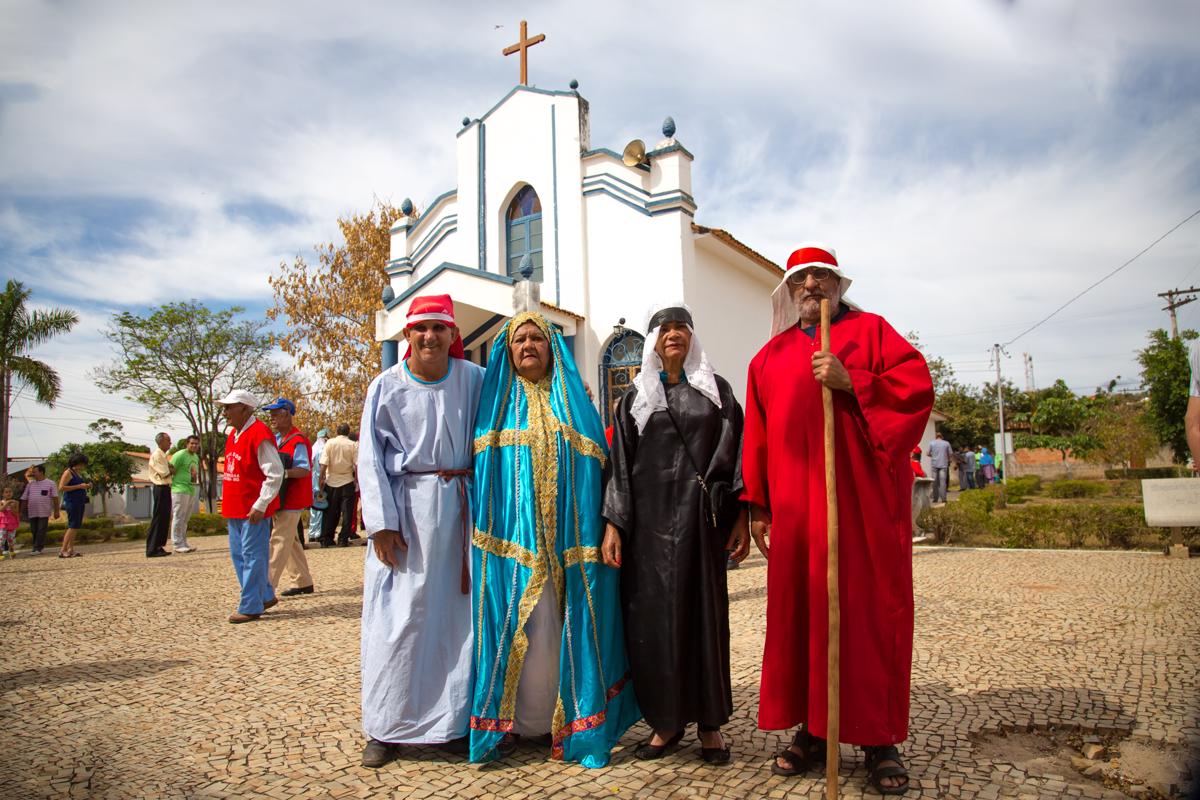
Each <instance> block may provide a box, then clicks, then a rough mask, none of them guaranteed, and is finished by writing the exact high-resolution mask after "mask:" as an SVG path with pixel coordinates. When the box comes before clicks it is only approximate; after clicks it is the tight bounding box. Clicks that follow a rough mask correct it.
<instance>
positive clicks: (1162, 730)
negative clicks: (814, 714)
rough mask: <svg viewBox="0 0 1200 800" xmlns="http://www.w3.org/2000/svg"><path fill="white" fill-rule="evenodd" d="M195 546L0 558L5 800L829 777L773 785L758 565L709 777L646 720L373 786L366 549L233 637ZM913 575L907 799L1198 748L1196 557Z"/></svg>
mask: <svg viewBox="0 0 1200 800" xmlns="http://www.w3.org/2000/svg"><path fill="white" fill-rule="evenodd" d="M196 542H197V543H198V544H199V546H200V547H201V550H200V552H198V553H194V554H190V555H179V556H172V557H171V558H164V559H156V560H153V561H147V560H146V559H145V557H144V556H142V555H141V554H140V553H139V549H140V546H139V545H135V544H123V545H114V546H103V545H98V546H93V547H84V548H80V549H81V551H82V552H84V553H85V557H83V558H79V559H74V560H65V561H64V560H58V559H56V558H54V557H52V556H42V557H37V558H34V557H27V556H21V557H18V558H17V559H16V560H6V561H3V562H0V586H2V587H3V593H4V603H3V605H2V606H0V796H3V797H11V798H33V797H50V796H55V797H61V796H69V797H114V798H116V797H130V798H148V797H172V798H174V797H196V798H210V797H245V796H262V797H270V798H289V797H332V798H344V797H368V796H385V797H386V796H395V797H407V798H420V797H445V798H449V797H465V798H483V797H493V796H495V797H504V798H522V797H542V796H547V795H550V794H555V795H560V796H567V797H613V798H617V797H620V798H635V797H636V798H639V800H650V799H651V798H683V797H702V796H706V795H707V796H713V797H770V798H781V797H810V798H817V797H821V796H823V792H824V780H823V778H821V777H819V776H818V775H817V774H816V773H814V774H813V775H812V776H809V777H802V778H783V777H776V776H773V775H771V774H770V770H769V757H770V753H772V752H773V751H775V750H777V749H779V748H780V747H781V746H782V745H783V743H784V742H785V740H786V738H785V737H786V734H785V733H782V732H764V731H759V730H756V729H755V727H754V724H753V720H754V716H755V713H756V711H757V695H758V667H759V661H760V657H761V649H762V637H763V620H764V603H765V600H764V592H765V590H764V586H763V582H764V579H765V575H766V569H765V562H764V561H763V560H762V558H761V557H759V556H758V555H757V554H756V555H755V556H754V557H752V558H751V559H749V560H748V561H747V563H746V564H744V565H743V567H742V569H740V570H738V571H736V572H733V573H731V576H730V577H731V587H730V593H731V603H732V606H731V615H732V629H733V631H734V636H733V642H732V651H733V684H734V706H735V711H734V719H733V721H732V723H731V725H730V727H729V728H727V729H726V730H727V732H728V733H730V734H731V736H732V742H733V748H734V762H733V764H731V765H730V766H728V767H726V768H714V767H710V766H708V765H706V764H704V763H703V762H701V761H700V760H699V758H698V757H697V756H698V746H697V744H696V742H695V738H694V734H689V738H688V740H687V746H686V747H684V748H682V749H679V750H676V751H674V752H673V753H671V754H670V755H668V756H667V757H666V758H664V759H662V760H660V761H656V762H638V761H636V760H634V759H633V758H632V752H631V751H632V745H633V744H635V743H636V742H637V741H639V740H641V739H642V738H643V737H644V736H646V735H647V731H646V728H645V727H644V726H643V725H641V724H639V725H638V726H635V727H634V728H633V729H632V730H631V731H630V732H629V733H628V734H627V735H626V737H625V738H624V739H623V740H622V742H621V745H620V746H619V748H618V750H617V752H616V754H615V756H614V758H613V763H612V765H611V766H610V767H609V768H608V769H604V770H595V771H593V770H586V769H583V768H581V767H577V766H564V765H562V764H559V763H554V762H549V761H548V760H547V753H546V752H545V751H544V749H542V748H537V747H533V746H524V745H523V746H522V748H521V749H520V750H518V752H517V753H516V754H515V755H514V756H513V757H512V758H510V759H509V760H508V761H507V762H505V763H504V764H503V765H489V766H485V767H479V766H473V765H469V764H467V763H465V762H464V761H463V760H462V759H461V758H460V757H457V756H451V755H448V754H445V753H443V752H441V751H439V750H435V749H432V748H412V749H410V751H409V752H408V753H406V755H405V757H403V758H402V759H401V760H398V761H396V762H393V763H392V764H390V765H388V766H387V767H385V768H384V769H382V770H379V771H377V772H376V771H371V770H366V769H363V768H362V767H360V766H359V764H358V761H359V754H360V749H361V747H362V744H363V741H362V736H361V733H360V731H359V727H358V725H359V677H358V635H359V622H358V620H359V602H360V586H361V568H362V567H361V564H362V555H363V551H362V550H361V549H358V548H352V549H331V550H310V551H309V553H308V557H309V560H310V564H311V566H312V571H313V574H314V576H315V578H316V582H317V592H316V593H315V594H313V595H309V596H301V597H299V598H285V599H283V600H282V601H281V603H280V605H279V606H278V607H276V608H275V609H274V610H272V611H271V612H269V613H268V614H267V615H266V616H265V617H264V619H263V620H262V621H259V622H256V623H252V624H248V625H240V626H233V625H229V624H227V623H226V622H225V617H226V616H227V615H228V614H229V613H230V612H231V611H232V610H233V608H234V604H235V599H236V597H235V594H236V593H235V590H236V584H235V582H234V578H233V574H232V568H231V567H230V564H229V556H228V552H227V551H226V549H225V543H224V540H223V539H221V538H205V539H198V540H196ZM915 575H916V597H917V631H916V643H917V644H916V651H915V654H914V668H913V681H912V683H913V698H912V725H911V736H910V739H909V741H908V742H907V744H906V745H905V746H904V752H905V754H906V757H907V759H908V764H909V767H910V769H911V771H912V778H913V782H914V789H913V790H912V791H910V792H909V794H908V797H918V796H920V797H964V798H972V797H978V798H981V800H990V798H995V797H1020V798H1051V797H1055V798H1056V797H1064V796H1066V797H1091V798H1096V797H1123V796H1125V795H1124V794H1123V793H1122V792H1120V791H1116V790H1115V789H1113V788H1106V787H1105V786H1104V785H1103V784H1102V783H1100V782H1098V780H1097V779H1092V778H1085V777H1084V776H1083V775H1081V774H1080V773H1079V772H1078V771H1076V770H1075V769H1074V768H1072V766H1071V765H1070V762H1069V761H1068V762H1067V763H1066V766H1065V768H1058V767H1056V766H1055V764H1056V763H1059V762H1056V761H1055V760H1054V759H1053V758H1051V759H1041V760H1040V761H1039V760H1038V759H1037V758H1033V757H1032V756H1031V757H1029V758H1024V757H1021V756H1020V752H1018V751H1019V750H1020V748H1017V747H1016V745H1017V744H1018V743H1019V742H1018V740H1019V739H1020V737H1025V738H1026V739H1037V738H1038V736H1039V735H1040V734H1041V733H1044V732H1048V731H1051V730H1052V729H1053V730H1057V731H1059V733H1058V734H1057V735H1058V736H1059V737H1060V738H1061V737H1064V736H1070V735H1075V736H1076V737H1077V736H1078V734H1077V733H1076V734H1072V733H1071V732H1072V731H1075V730H1077V729H1081V730H1082V732H1083V733H1091V734H1096V735H1099V736H1101V737H1103V738H1104V743H1105V744H1111V745H1112V747H1113V748H1116V747H1117V746H1118V744H1120V742H1119V741H1118V740H1126V744H1129V743H1136V744H1138V745H1140V746H1142V750H1143V751H1146V750H1148V751H1149V752H1151V753H1153V752H1163V751H1164V748H1165V749H1166V750H1165V752H1168V754H1170V753H1174V755H1173V756H1171V757H1173V758H1174V759H1175V761H1176V765H1178V764H1179V763H1182V762H1183V761H1184V758H1183V756H1182V755H1181V754H1182V753H1183V752H1184V750H1183V748H1185V747H1195V746H1196V745H1197V743H1198V742H1200V728H1198V727H1197V726H1198V721H1197V705H1198V703H1197V701H1198V698H1200V686H1198V685H1197V684H1198V681H1200V663H1198V662H1200V648H1198V647H1197V638H1196V637H1197V633H1196V632H1197V630H1198V626H1197V617H1198V616H1200V560H1192V561H1190V562H1186V561H1183V562H1181V561H1172V560H1168V559H1166V558H1163V557H1161V556H1157V555H1148V554H1123V553H1058V552H995V551H980V550H937V549H930V550H919V551H918V554H917V556H916V558H915ZM1026 744H1028V742H1026ZM1108 752H1109V753H1110V754H1115V753H1116V750H1115V749H1110V750H1109V751H1108ZM1122 752H1124V751H1122ZM1014 753H1015V754H1014ZM1130 758H1132V756H1130ZM841 775H842V777H841V781H842V793H843V796H844V797H850V798H853V797H862V796H871V795H874V794H875V793H874V792H872V791H871V790H869V789H868V788H866V786H865V774H864V769H863V766H862V758H861V755H860V754H859V753H858V752H856V751H855V750H854V749H853V748H850V747H843V749H842V772H841ZM1126 789H1127V790H1128V786H1126Z"/></svg>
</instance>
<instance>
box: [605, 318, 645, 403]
mask: <svg viewBox="0 0 1200 800" xmlns="http://www.w3.org/2000/svg"><path fill="white" fill-rule="evenodd" d="M621 321H622V322H624V321H625V320H621ZM645 341H646V340H645V338H644V337H643V336H642V335H641V334H640V333H638V332H637V331H631V330H628V329H622V330H621V332H620V333H618V334H617V335H615V336H614V337H613V339H612V341H611V342H609V343H608V347H607V348H605V350H604V359H603V360H602V361H601V363H600V387H601V389H600V391H601V397H603V398H604V402H603V404H602V405H603V407H602V408H601V409H600V412H601V415H602V416H603V417H604V424H605V426H608V425H611V424H612V417H613V411H614V410H615V409H616V407H617V403H618V402H619V401H620V400H621V395H623V394H625V391H626V390H627V389H628V388H629V387H630V386H631V385H632V384H633V379H634V378H636V377H637V374H638V373H639V372H640V371H641V369H642V345H643V344H644V343H645Z"/></svg>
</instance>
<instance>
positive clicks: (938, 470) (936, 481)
mask: <svg viewBox="0 0 1200 800" xmlns="http://www.w3.org/2000/svg"><path fill="white" fill-rule="evenodd" d="M949 481H950V468H949V467H934V468H933V502H935V503H944V502H946V485H947V483H949Z"/></svg>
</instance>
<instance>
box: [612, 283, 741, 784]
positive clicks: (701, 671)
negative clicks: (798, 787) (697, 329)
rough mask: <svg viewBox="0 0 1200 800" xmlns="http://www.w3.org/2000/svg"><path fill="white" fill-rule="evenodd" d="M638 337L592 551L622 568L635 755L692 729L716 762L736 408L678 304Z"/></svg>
mask: <svg viewBox="0 0 1200 800" xmlns="http://www.w3.org/2000/svg"><path fill="white" fill-rule="evenodd" d="M647 330H648V333H647V338H646V343H645V348H644V351H643V361H642V371H641V373H640V374H639V375H638V377H637V378H636V379H635V381H634V385H633V386H632V387H631V388H630V389H629V391H628V392H626V393H625V396H624V397H622V398H621V401H620V403H619V404H618V405H617V409H616V412H615V414H614V418H615V419H614V423H613V439H612V453H611V468H610V474H609V480H608V483H607V486H606V489H605V495H604V507H603V511H602V514H603V516H604V518H605V520H606V521H607V522H608V525H607V527H606V529H605V537H604V542H603V545H602V547H601V556H602V558H603V560H604V563H606V564H608V565H609V566H613V567H618V568H620V569H621V605H622V612H623V616H624V621H625V638H626V645H627V649H628V652H629V663H630V671H631V673H632V678H633V688H634V692H635V693H636V695H637V699H638V705H640V706H641V709H642V713H643V714H644V715H645V718H646V722H647V723H648V724H649V725H650V726H651V727H652V728H653V729H654V735H653V736H652V737H651V738H650V739H649V740H648V741H646V742H643V743H642V744H641V745H640V746H639V747H638V748H637V751H636V754H637V757H638V758H640V759H654V758H660V757H662V756H663V755H664V754H665V753H666V751H667V750H668V749H669V748H671V747H672V746H674V745H675V744H677V743H678V742H679V741H680V740H681V739H682V737H683V734H684V730H685V728H686V726H687V725H688V724H690V723H693V722H695V723H697V724H698V727H699V739H700V745H701V750H700V756H701V758H703V759H704V760H705V761H707V762H709V763H711V764H726V763H728V762H729V760H730V751H729V746H728V744H727V743H726V741H725V739H724V737H722V735H721V726H722V725H724V724H725V723H726V722H728V720H729V715H730V713H731V712H732V710H733V694H732V689H731V685H730V676H729V595H728V592H727V589H726V572H725V571H726V563H727V560H728V558H729V557H732V558H733V559H734V560H735V561H739V562H740V561H741V560H742V559H743V558H745V557H746V553H747V552H748V549H749V532H748V529H747V526H746V518H745V512H744V510H742V509H741V504H740V503H739V502H738V501H737V497H738V494H739V493H740V491H741V470H740V462H741V459H740V454H741V453H740V450H741V441H742V408H741V406H740V405H739V404H738V401H737V398H736V397H735V396H734V394H733V390H732V389H731V388H730V386H729V384H728V383H727V382H726V381H725V379H724V378H721V377H720V376H719V375H716V374H715V373H713V371H712V368H711V367H710V366H709V364H708V359H707V358H706V357H705V356H704V351H703V349H702V348H701V347H700V343H699V341H698V340H697V338H696V336H695V334H694V331H693V327H692V318H691V313H690V311H689V310H688V309H687V308H686V306H683V305H682V304H680V305H675V306H668V307H666V308H662V309H660V310H658V311H656V312H655V313H654V314H653V315H652V316H651V318H650V321H649V323H648V324H647ZM698 474H699V475H702V476H703V479H704V483H703V485H702V484H701V482H700V481H699V480H697V475H698Z"/></svg>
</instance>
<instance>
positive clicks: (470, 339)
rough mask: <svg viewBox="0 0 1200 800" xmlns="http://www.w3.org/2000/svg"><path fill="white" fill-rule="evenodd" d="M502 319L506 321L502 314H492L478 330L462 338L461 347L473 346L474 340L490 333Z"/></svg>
mask: <svg viewBox="0 0 1200 800" xmlns="http://www.w3.org/2000/svg"><path fill="white" fill-rule="evenodd" d="M503 319H507V317H505V316H504V315H503V314H493V315H492V316H491V317H490V318H489V319H488V321H487V322H485V323H483V324H482V325H480V326H479V327H478V328H476V329H475V330H473V331H471V333H470V335H469V336H464V337H463V347H469V346H470V345H471V344H473V343H474V342H475V340H476V339H478V338H479V337H480V336H483V335H484V334H485V333H487V332H488V331H490V330H491V329H492V328H494V327H495V326H496V323H498V322H500V321H501V320H503Z"/></svg>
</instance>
